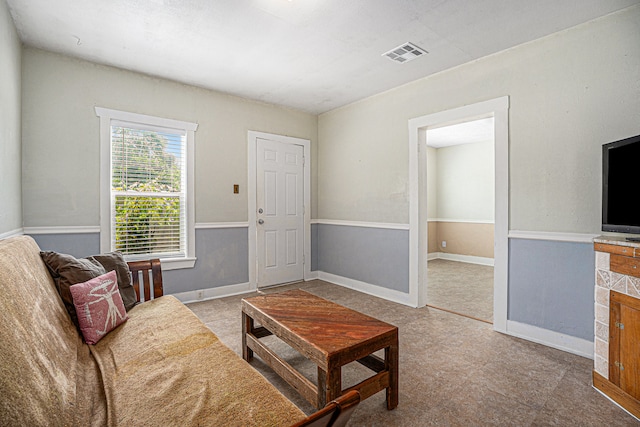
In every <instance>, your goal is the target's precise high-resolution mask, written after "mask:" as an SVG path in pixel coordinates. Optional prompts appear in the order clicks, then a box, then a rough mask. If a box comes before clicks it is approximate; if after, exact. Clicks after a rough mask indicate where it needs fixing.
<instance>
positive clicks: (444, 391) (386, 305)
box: [189, 280, 638, 427]
mask: <svg viewBox="0 0 640 427" xmlns="http://www.w3.org/2000/svg"><path fill="white" fill-rule="evenodd" d="M291 288H302V289H305V290H307V291H309V292H311V293H314V294H316V295H319V296H321V297H323V298H327V299H329V300H332V301H335V302H337V303H339V304H342V305H345V306H347V307H350V308H352V309H355V310H358V311H360V312H363V313H365V314H368V315H370V316H374V317H377V318H379V319H381V320H384V321H386V322H389V323H392V324H394V325H396V326H398V328H399V337H400V380H399V382H400V393H399V394H400V402H399V405H398V408H397V409H395V410H393V411H387V409H386V406H385V394H384V392H380V393H377V394H375V395H374V396H372V397H370V398H369V399H366V400H365V401H363V402H362V403H361V404H360V405H359V406H358V408H357V409H356V411H355V413H354V416H353V418H352V420H351V422H350V424H349V426H352V427H355V426H385V427H387V426H412V427H415V426H430V425H439V426H487V425H499V426H594V427H596V426H597V427H600V426H638V423H637V421H636V420H635V419H634V418H633V417H631V416H630V415H628V414H627V413H626V412H624V411H623V410H622V409H620V408H619V407H617V406H616V405H614V404H613V403H611V401H609V400H608V399H607V398H605V397H603V396H602V395H601V394H599V393H598V392H597V391H596V390H594V389H593V388H592V387H591V371H592V367H593V365H592V361H591V360H589V359H586V358H583V357H579V356H575V355H572V354H569V353H566V352H563V351H560V350H555V349H552V348H549V347H545V346H543V345H540V344H535V343H532V342H529V341H525V340H521V339H518V338H514V337H510V336H507V335H502V334H499V333H497V332H494V331H493V330H492V326H491V325H489V324H487V323H484V322H479V321H477V320H472V319H469V318H466V317H462V316H458V315H455V314H451V313H447V312H443V311H440V310H436V309H432V308H428V307H424V308H420V309H414V308H411V307H406V306H403V305H400V304H396V303H392V302H389V301H385V300H382V299H379V298H376V297H372V296H369V295H366V294H362V293H359V292H356V291H353V290H350V289H346V288H343V287H340V286H336V285H332V284H329V283H326V282H322V281H318V280H316V281H311V282H306V283H303V284H297V285H288V286H286V287H281V288H272V289H269V290H267V292H278V291H281V290H285V289H291ZM252 295H254V294H247V296H252ZM242 297H243V296H234V297H228V298H222V299H217V300H211V301H206V302H199V303H193V304H189V308H191V310H193V312H194V313H195V314H196V315H197V316H198V317H200V319H202V321H203V322H205V323H206V324H207V326H209V328H211V330H213V332H215V333H216V334H217V335H218V336H219V337H220V339H221V340H222V341H223V342H224V343H225V344H227V345H228V346H229V347H231V348H232V349H233V350H234V351H235V352H236V353H237V354H241V353H242V351H241V350H242V349H241V314H240V313H241V312H240V305H241V304H240V300H241V298H242ZM268 339H270V340H271V345H273V348H274V350H275V351H276V353H278V354H279V355H281V356H282V357H284V358H286V359H287V360H288V361H289V362H290V363H291V364H292V365H293V366H294V367H296V368H297V369H299V370H300V371H301V372H302V373H303V374H304V375H305V376H307V377H308V378H310V379H312V380H315V375H316V368H315V366H313V365H312V364H310V363H309V362H308V361H306V360H305V359H304V358H303V357H302V356H300V355H299V354H297V353H296V352H295V351H294V350H293V349H291V348H289V347H288V346H286V345H285V344H284V343H282V342H281V341H279V340H277V339H275V338H273V337H269V338H268ZM251 364H252V366H254V367H255V368H256V369H257V370H258V371H260V372H261V373H262V374H263V375H264V376H265V377H267V378H268V379H269V380H270V381H271V382H272V383H273V384H275V385H276V387H278V389H280V390H281V391H282V392H283V393H284V394H285V395H286V396H287V397H288V398H289V399H291V400H292V401H293V402H294V403H295V404H296V405H298V406H299V407H300V408H301V409H302V410H303V411H305V412H306V413H311V412H313V411H314V408H313V407H312V406H311V405H310V404H308V403H307V402H306V401H305V400H304V399H303V398H301V397H300V396H299V395H298V394H297V393H296V391H295V390H293V389H292V388H291V387H289V386H288V385H287V384H286V383H284V382H283V381H282V380H281V379H280V378H279V377H278V376H277V375H275V374H274V373H273V372H272V371H271V370H270V369H269V368H268V367H267V366H265V365H264V363H262V361H261V360H260V359H259V358H258V357H256V358H255V359H254V360H253V362H252V363H251ZM368 375H370V372H369V371H367V370H366V368H364V367H362V366H360V365H358V364H357V363H356V364H350V365H347V366H346V367H345V368H344V369H343V386H344V387H347V386H349V385H351V384H355V383H357V382H359V381H360V380H362V379H364V377H365V376H368Z"/></svg>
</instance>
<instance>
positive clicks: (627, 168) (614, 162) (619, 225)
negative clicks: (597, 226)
mask: <svg viewBox="0 0 640 427" xmlns="http://www.w3.org/2000/svg"><path fill="white" fill-rule="evenodd" d="M639 166H640V135H637V136H633V137H631V138H627V139H623V140H620V141H615V142H610V143H608V144H604V145H603V146H602V231H612V232H618V233H632V234H640V211H638V209H637V208H636V203H637V200H638V196H639V195H640V194H639V193H638V191H637V188H638V184H637V180H638V168H639Z"/></svg>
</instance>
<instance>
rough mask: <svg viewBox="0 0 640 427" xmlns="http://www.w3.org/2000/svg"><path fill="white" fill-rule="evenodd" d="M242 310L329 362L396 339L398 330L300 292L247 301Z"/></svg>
mask: <svg viewBox="0 0 640 427" xmlns="http://www.w3.org/2000/svg"><path fill="white" fill-rule="evenodd" d="M242 310H243V311H244V312H245V313H248V314H250V315H252V317H254V318H256V320H258V321H260V322H263V325H264V326H266V327H267V329H269V330H272V329H273V328H274V327H275V328H279V329H280V330H279V331H278V332H280V334H285V335H287V336H288V338H290V339H292V340H293V341H294V344H295V342H296V341H298V340H301V341H303V343H301V344H304V345H303V346H302V347H303V348H306V350H307V351H308V350H309V347H311V348H313V349H314V350H315V351H316V352H319V353H321V354H322V355H323V357H322V358H323V359H325V360H326V359H327V358H329V357H331V355H332V354H336V353H344V352H345V350H348V349H350V348H353V349H356V348H362V347H366V346H367V344H368V343H373V342H380V340H381V339H384V337H385V336H388V337H389V339H392V338H393V337H395V336H397V331H398V328H397V327H396V326H393V325H390V324H389V323H385V322H383V321H381V320H378V319H374V318H373V317H370V316H367V315H365V314H362V313H359V312H357V311H355V310H351V309H349V308H347V307H343V306H341V305H339V304H336V303H334V302H331V301H328V300H326V299H324V298H320V297H319V296H316V295H313V294H310V293H309V292H306V291H303V290H300V289H293V290H289V291H285V292H279V293H273V294H265V295H259V296H255V297H250V298H244V299H243V300H242ZM267 323H269V324H267ZM272 332H274V333H276V331H272ZM276 335H278V333H276ZM396 339H397V338H396ZM296 347H297V346H296Z"/></svg>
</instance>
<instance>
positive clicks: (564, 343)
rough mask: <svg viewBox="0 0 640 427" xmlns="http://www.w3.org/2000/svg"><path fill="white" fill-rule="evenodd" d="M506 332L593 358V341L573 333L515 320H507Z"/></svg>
mask: <svg viewBox="0 0 640 427" xmlns="http://www.w3.org/2000/svg"><path fill="white" fill-rule="evenodd" d="M506 334H507V335H512V336H514V337H518V338H522V339H525V340H527V341H533V342H536V343H538V344H543V345H546V346H547V347H552V348H557V349H558V350H562V351H566V352H569V353H572V354H577V355H578V356H582V357H586V358H588V359H593V342H591V341H587V340H585V339H582V338H577V337H572V336H571V335H565V334H561V333H559V332H554V331H550V330H548V329H543V328H539V327H537V326H532V325H527V324H525V323H520V322H515V321H513V320H507V330H506Z"/></svg>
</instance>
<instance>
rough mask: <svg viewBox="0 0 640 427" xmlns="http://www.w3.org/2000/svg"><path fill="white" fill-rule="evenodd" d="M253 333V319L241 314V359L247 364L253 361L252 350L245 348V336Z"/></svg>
mask: <svg viewBox="0 0 640 427" xmlns="http://www.w3.org/2000/svg"><path fill="white" fill-rule="evenodd" d="M251 331H253V319H252V318H251V317H249V316H248V315H247V314H246V313H245V312H244V311H243V312H242V358H243V359H244V360H246V361H247V362H250V361H251V359H253V350H251V349H250V348H249V347H247V334H248V333H250V332H251Z"/></svg>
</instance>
